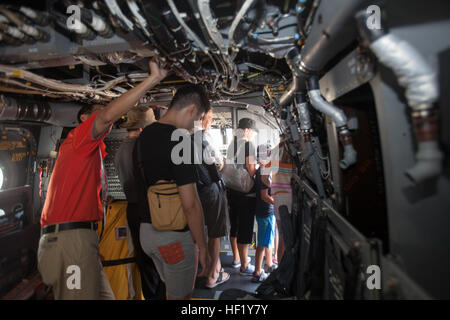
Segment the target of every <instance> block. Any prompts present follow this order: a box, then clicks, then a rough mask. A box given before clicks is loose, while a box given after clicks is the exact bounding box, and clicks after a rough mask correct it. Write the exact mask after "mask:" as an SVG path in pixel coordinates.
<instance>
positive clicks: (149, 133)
mask: <svg viewBox="0 0 450 320" xmlns="http://www.w3.org/2000/svg"><path fill="white" fill-rule="evenodd" d="M176 129H177V128H176V127H174V126H172V125H169V124H163V123H159V122H154V123H152V124H151V125H149V126H147V127H146V128H145V129H144V131H142V133H141V134H140V136H139V138H138V139H137V141H136V146H135V148H134V150H133V161H134V164H135V165H134V168H135V175H136V180H137V184H138V188H139V190H141V192H139V203H140V205H141V206H142V207H141V208H140V209H139V212H140V213H139V215H140V218H141V219H140V220H141V222H148V223H151V219H150V213H149V211H148V203H147V187H146V184H148V185H153V184H155V183H156V182H157V181H158V180H174V181H175V183H176V184H177V185H178V186H183V185H186V184H189V183H196V182H197V180H198V178H197V174H196V169H195V165H194V162H193V158H192V156H191V157H190V158H189V159H185V160H187V161H186V162H188V163H186V162H183V161H181V163H178V162H179V161H180V160H181V159H180V158H183V148H182V147H181V146H182V144H180V143H183V141H184V143H185V144H186V147H187V148H191V150H192V142H191V138H190V135H189V133H187V131H186V133H185V134H184V135H183V136H179V139H178V140H176V141H172V140H171V138H172V133H173V132H174V131H175V130H176ZM185 139H187V140H185ZM138 143H140V150H141V157H142V164H143V167H144V174H145V178H146V182H145V181H144V178H143V177H142V172H141V169H140V167H139V165H138V161H137V160H138V157H137V145H138ZM175 147H176V149H175V150H174V154H173V157H172V149H174V148H175ZM178 151H179V152H178ZM176 163H178V164H176ZM143 202H144V203H143Z"/></svg>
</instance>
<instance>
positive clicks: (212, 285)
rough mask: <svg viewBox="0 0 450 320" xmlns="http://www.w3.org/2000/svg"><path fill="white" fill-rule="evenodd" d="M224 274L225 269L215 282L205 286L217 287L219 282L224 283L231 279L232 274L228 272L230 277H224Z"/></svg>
mask: <svg viewBox="0 0 450 320" xmlns="http://www.w3.org/2000/svg"><path fill="white" fill-rule="evenodd" d="M223 274H224V271H221V272H219V276H218V277H217V280H216V282H215V283H214V284H206V285H205V286H206V287H207V288H209V289H212V288H215V287H216V286H218V285H219V284H222V283H224V282H226V281H228V280H230V277H231V275H230V274H229V273H228V277H226V278H225V279H224V278H223Z"/></svg>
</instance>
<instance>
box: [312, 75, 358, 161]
mask: <svg viewBox="0 0 450 320" xmlns="http://www.w3.org/2000/svg"><path fill="white" fill-rule="evenodd" d="M308 96H309V100H310V101H311V105H312V106H313V107H314V108H315V109H316V110H318V111H319V112H322V113H325V114H326V115H328V116H329V117H330V118H331V119H332V120H333V122H334V123H335V124H336V127H337V129H338V131H339V137H340V141H341V143H342V145H343V146H344V155H343V158H342V159H341V161H340V162H339V165H340V167H341V168H342V169H347V168H348V167H349V166H351V165H353V164H355V163H356V158H357V153H356V150H355V148H354V147H353V142H352V136H351V134H350V131H349V130H348V128H347V116H346V115H345V113H344V112H343V111H342V110H340V109H339V108H337V107H335V106H333V105H332V104H330V103H328V102H327V101H326V100H325V99H324V98H322V94H321V93H320V90H319V80H318V78H317V77H316V76H311V77H310V78H309V79H308Z"/></svg>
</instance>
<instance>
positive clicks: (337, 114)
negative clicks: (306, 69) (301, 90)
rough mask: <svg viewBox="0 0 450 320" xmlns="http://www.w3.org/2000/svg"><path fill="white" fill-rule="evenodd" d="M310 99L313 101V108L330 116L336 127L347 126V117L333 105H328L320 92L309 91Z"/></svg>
mask: <svg viewBox="0 0 450 320" xmlns="http://www.w3.org/2000/svg"><path fill="white" fill-rule="evenodd" d="M308 95H309V99H310V101H311V104H312V106H313V107H314V108H315V109H316V110H318V111H320V112H322V113H325V114H326V115H328V116H329V117H330V118H331V119H332V120H333V122H334V123H336V127H338V128H339V127H342V126H346V125H347V117H346V115H345V113H344V111H342V110H341V109H338V108H336V107H335V106H333V105H332V104H330V103H328V102H327V101H326V100H325V99H324V98H322V94H321V93H320V90H318V89H314V90H310V91H308Z"/></svg>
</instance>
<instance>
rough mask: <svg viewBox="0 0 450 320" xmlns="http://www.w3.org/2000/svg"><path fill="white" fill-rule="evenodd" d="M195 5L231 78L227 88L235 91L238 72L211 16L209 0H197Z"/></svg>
mask: <svg viewBox="0 0 450 320" xmlns="http://www.w3.org/2000/svg"><path fill="white" fill-rule="evenodd" d="M197 7H198V10H199V13H200V16H201V18H202V20H203V23H204V24H205V26H206V28H207V30H208V34H209V36H210V37H211V39H212V41H213V42H214V43H215V44H216V46H217V48H218V49H219V51H220V55H221V56H222V58H223V61H224V63H225V66H226V67H227V68H228V77H229V79H230V80H231V81H230V82H231V84H230V85H229V87H228V89H229V90H230V91H236V90H237V86H238V84H239V74H238V72H237V66H236V64H235V63H234V62H233V59H232V58H231V57H230V55H229V54H228V47H227V46H226V45H225V42H224V40H223V38H222V35H221V34H220V32H219V30H218V29H217V25H216V20H215V19H214V18H213V16H212V13H211V8H210V5H209V0H197Z"/></svg>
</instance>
